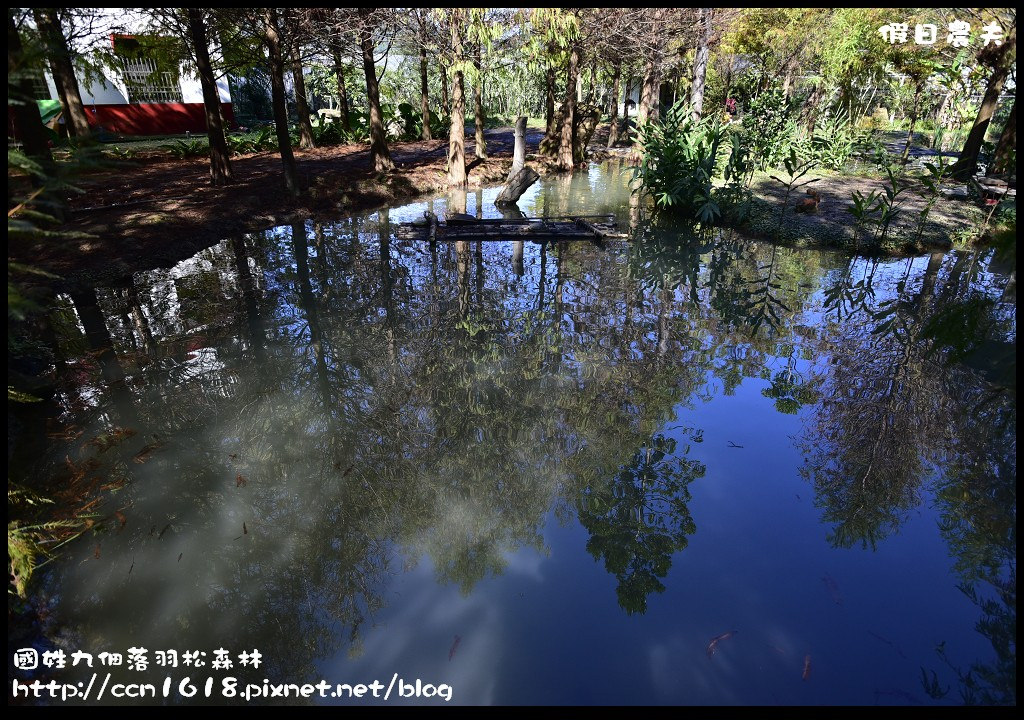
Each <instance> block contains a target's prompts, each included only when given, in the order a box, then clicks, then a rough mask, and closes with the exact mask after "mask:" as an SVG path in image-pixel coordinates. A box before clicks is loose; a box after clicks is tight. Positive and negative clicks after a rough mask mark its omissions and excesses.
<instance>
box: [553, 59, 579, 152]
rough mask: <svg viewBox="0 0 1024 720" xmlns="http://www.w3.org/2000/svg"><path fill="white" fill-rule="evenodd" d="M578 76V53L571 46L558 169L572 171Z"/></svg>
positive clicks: (566, 77) (566, 76)
mask: <svg viewBox="0 0 1024 720" xmlns="http://www.w3.org/2000/svg"><path fill="white" fill-rule="evenodd" d="M579 75H580V51H579V48H578V46H577V45H576V44H573V46H572V49H571V50H570V52H569V69H568V71H567V72H566V75H565V103H564V104H563V105H562V107H563V109H564V113H563V117H562V135H561V141H560V142H559V144H558V169H559V170H572V167H573V165H574V164H575V163H574V162H573V152H572V151H573V146H574V140H575V132H576V85H577V83H578V82H579Z"/></svg>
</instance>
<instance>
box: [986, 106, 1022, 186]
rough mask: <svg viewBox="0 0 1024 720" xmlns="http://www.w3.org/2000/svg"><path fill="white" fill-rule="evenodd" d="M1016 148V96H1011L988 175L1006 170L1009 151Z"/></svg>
mask: <svg viewBox="0 0 1024 720" xmlns="http://www.w3.org/2000/svg"><path fill="white" fill-rule="evenodd" d="M1016 149H1017V98H1016V97H1014V98H1013V107H1011V108H1010V116H1009V117H1008V118H1006V126H1005V127H1004V128H1003V132H1002V134H1000V135H999V142H998V143H996V151H995V153H994V154H993V156H992V162H991V163H989V166H988V173H987V174H988V175H997V174H1000V173H1004V172H1008V171H1009V170H1010V169H1011V168H1010V153H1011V152H1012V151H1014V150H1016Z"/></svg>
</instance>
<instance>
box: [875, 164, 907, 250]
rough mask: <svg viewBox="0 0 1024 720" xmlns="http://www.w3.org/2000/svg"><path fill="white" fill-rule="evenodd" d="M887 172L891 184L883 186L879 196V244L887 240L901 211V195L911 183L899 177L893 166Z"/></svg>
mask: <svg viewBox="0 0 1024 720" xmlns="http://www.w3.org/2000/svg"><path fill="white" fill-rule="evenodd" d="M885 173H886V175H887V176H888V177H889V184H888V185H886V186H885V187H883V188H882V194H881V196H880V197H879V205H878V209H879V211H880V213H881V214H880V215H879V218H878V238H877V240H878V243H879V244H881V243H882V242H884V241H885V236H886V235H887V234H888V233H889V228H890V227H891V226H892V222H893V220H895V219H896V216H897V215H899V213H900V205H902V203H903V200H902V199H901V198H900V195H902V194H903V193H905V192H906V191H907V190H909V189H910V183H908V182H907V181H905V180H903V178H901V177H899V176H898V175H897V174H896V172H895V171H894V170H893V169H892V168H886V171H885Z"/></svg>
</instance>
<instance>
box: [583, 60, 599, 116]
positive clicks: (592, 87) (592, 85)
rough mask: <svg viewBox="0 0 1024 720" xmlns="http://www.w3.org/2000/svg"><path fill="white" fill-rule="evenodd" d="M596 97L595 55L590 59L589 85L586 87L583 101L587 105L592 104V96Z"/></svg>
mask: <svg viewBox="0 0 1024 720" xmlns="http://www.w3.org/2000/svg"><path fill="white" fill-rule="evenodd" d="M596 97H597V57H596V56H595V57H594V58H593V59H592V60H591V61H590V86H589V87H588V88H587V96H586V98H584V100H583V102H584V103H585V104H587V105H593V104H594V98H596Z"/></svg>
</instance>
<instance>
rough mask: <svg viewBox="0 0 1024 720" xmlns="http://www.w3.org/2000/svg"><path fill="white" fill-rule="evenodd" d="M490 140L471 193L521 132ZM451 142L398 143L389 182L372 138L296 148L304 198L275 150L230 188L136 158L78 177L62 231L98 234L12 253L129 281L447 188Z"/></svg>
mask: <svg viewBox="0 0 1024 720" xmlns="http://www.w3.org/2000/svg"><path fill="white" fill-rule="evenodd" d="M542 136H543V133H540V132H538V131H535V130H531V131H529V132H528V133H527V151H528V152H536V149H537V146H538V145H539V143H540V140H541V137H542ZM486 139H487V146H488V153H489V157H488V159H486V160H482V161H480V160H477V159H476V158H474V156H473V155H474V151H475V143H474V142H473V140H472V136H467V139H466V155H467V161H468V162H467V169H468V175H469V188H470V189H475V188H479V187H483V186H487V185H494V184H497V183H500V182H502V181H504V179H505V177H506V175H507V174H508V169H509V165H510V162H511V157H512V146H513V135H512V129H511V128H499V129H497V130H489V131H487V134H486ZM447 148H448V142H447V140H446V139H445V140H432V141H419V142H405V143H395V144H393V145H392V146H391V156H392V159H393V160H394V162H395V166H396V169H395V171H394V172H393V173H391V174H390V175H388V176H387V177H386V178H380V177H378V176H376V175H375V174H374V173H373V170H372V166H371V164H370V159H369V151H368V147H367V146H366V145H363V144H358V145H356V144H353V145H341V146H333V147H324V148H314V149H312V150H296V151H295V159H296V164H297V166H298V175H299V178H300V182H301V183H302V184H303V185H304V186H305V187H306V192H305V193H304V194H303V195H302V196H301V197H299V198H294V199H292V198H289V197H288V196H287V195H286V194H285V192H284V187H283V180H282V175H281V161H280V157H279V156H278V154H277V153H275V152H262V153H255V154H252V155H246V156H242V157H237V158H234V160H233V161H232V167H233V170H234V176H235V183H234V184H232V185H228V186H225V187H213V186H211V185H210V184H209V176H208V172H209V171H208V162H207V160H206V159H205V158H201V159H198V158H197V159H194V160H177V161H158V162H150V163H144V164H134V163H133V164H131V165H130V166H128V165H125V166H121V167H118V168H115V169H111V170H106V171H103V172H101V173H96V174H91V175H88V176H86V178H85V179H84V180H81V181H79V182H78V183H77V185H78V187H80V189H82V190H83V191H84V192H83V193H82V194H79V195H74V196H73V197H72V198H71V199H70V205H71V210H72V216H71V219H70V221H69V222H68V223H66V224H65V226H64V227H63V228H61V229H62V230H66V231H72V232H75V233H85V234H88V235H91V236H93V237H91V238H87V239H75V240H71V241H54V240H52V239H43V240H41V241H39V242H37V243H35V244H34V245H32V246H30V247H20V248H18V247H15V248H10V249H9V253H10V254H11V255H12V259H15V260H18V261H20V262H23V263H26V264H30V265H32V266H34V267H37V268H40V269H43V270H46V271H48V272H51V273H53V274H55V275H58V276H59V277H61V278H63V280H64V282H65V283H79V282H96V281H98V280H109V279H112V278H116V277H123V276H125V275H129V274H131V273H133V272H137V271H140V270H148V269H152V268H155V267H162V266H166V265H168V264H172V263H174V262H176V261H178V260H181V259H183V258H187V257H190V256H191V255H193V254H195V253H196V252H198V251H199V250H202V249H203V248H206V247H209V246H210V245H213V244H215V243H217V242H219V241H221V240H223V239H224V238H225V237H230V236H232V235H237V234H240V233H244V232H253V231H256V230H262V229H264V228H266V227H269V226H272V225H274V224H280V223H287V222H290V221H292V220H293V219H295V218H299V217H301V218H310V217H323V218H325V219H335V218H337V217H338V216H339V215H340V214H349V213H354V212H359V211H366V210H373V209H376V208H381V207H386V206H389V205H394V204H396V203H401V202H406V201H409V200H412V199H414V198H416V197H419V196H421V195H425V194H429V193H435V192H439V191H442V190H444V189H445V188H446V183H445V173H446V159H447V158H446V154H447ZM530 163H531V165H533V166H534V167H535V168H536V169H537V170H538V172H540V173H541V175H546V174H548V173H550V172H552V171H553V165H552V164H551V163H548V162H546V161H545V159H543V158H531V159H530ZM129 178H130V180H129ZM69 245H70V246H73V248H72V247H69ZM72 249H73V250H74V252H70V250H72Z"/></svg>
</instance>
